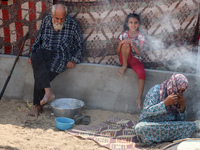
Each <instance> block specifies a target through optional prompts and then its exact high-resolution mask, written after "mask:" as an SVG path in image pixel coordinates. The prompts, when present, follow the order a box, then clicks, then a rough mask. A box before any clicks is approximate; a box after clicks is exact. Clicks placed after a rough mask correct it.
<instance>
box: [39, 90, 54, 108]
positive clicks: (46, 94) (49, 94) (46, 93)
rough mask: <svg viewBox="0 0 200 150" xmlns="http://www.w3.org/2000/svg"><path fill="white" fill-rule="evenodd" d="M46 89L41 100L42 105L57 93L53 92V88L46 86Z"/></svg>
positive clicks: (52, 98)
mask: <svg viewBox="0 0 200 150" xmlns="http://www.w3.org/2000/svg"><path fill="white" fill-rule="evenodd" d="M44 90H45V95H44V97H43V99H42V100H41V101H40V105H41V106H42V105H44V104H46V103H47V102H50V101H52V100H54V99H55V95H54V94H53V91H52V90H51V88H45V89H44Z"/></svg>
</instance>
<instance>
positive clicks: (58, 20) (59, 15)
mask: <svg viewBox="0 0 200 150" xmlns="http://www.w3.org/2000/svg"><path fill="white" fill-rule="evenodd" d="M65 15H66V14H65V12H64V11H60V10H59V9H56V10H55V13H54V15H53V13H51V16H52V23H53V27H54V29H55V30H56V31H57V30H62V28H63V26H64V22H65Z"/></svg>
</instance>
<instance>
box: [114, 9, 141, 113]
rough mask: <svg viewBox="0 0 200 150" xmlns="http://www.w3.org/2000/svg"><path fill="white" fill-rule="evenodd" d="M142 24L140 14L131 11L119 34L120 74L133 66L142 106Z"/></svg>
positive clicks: (139, 104) (139, 101)
mask: <svg viewBox="0 0 200 150" xmlns="http://www.w3.org/2000/svg"><path fill="white" fill-rule="evenodd" d="M139 25H140V19H139V15H137V14H135V13H130V14H129V15H128V16H127V17H126V20H125V23H124V31H123V33H121V34H120V36H119V44H118V47H117V50H116V52H117V54H118V55H119V61H120V63H121V64H122V67H121V69H120V70H119V71H118V74H119V75H120V76H123V74H124V72H125V71H126V69H127V67H131V68H132V69H133V70H134V71H135V72H136V73H137V75H138V78H139V89H138V98H137V104H138V107H139V108H140V109H141V108H142V102H141V98H142V93H143V90H144V82H145V70H144V66H143V64H142V63H141V61H140V60H141V57H140V55H141V50H142V47H143V44H144V42H145V38H144V36H143V35H142V34H141V33H140V32H139V31H138V28H139Z"/></svg>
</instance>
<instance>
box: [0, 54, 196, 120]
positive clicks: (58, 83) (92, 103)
mask: <svg viewBox="0 0 200 150" xmlns="http://www.w3.org/2000/svg"><path fill="white" fill-rule="evenodd" d="M14 61H15V57H13V56H7V55H0V90H1V89H2V88H3V85H4V83H5V81H6V79H7V77H8V75H9V74H10V70H11V68H12V65H13V63H14ZM119 69H120V67H118V66H108V65H106V66H105V65H96V64H87V63H81V64H78V65H76V66H75V68H74V69H68V70H66V71H65V72H63V73H61V74H59V75H58V77H56V78H55V79H54V81H52V83H51V86H52V89H53V91H54V93H55V95H56V98H61V97H71V98H77V99H81V100H83V101H84V102H85V104H86V107H88V108H100V109H104V110H111V111H120V112H129V113H139V112H140V110H139V109H138V107H137V103H136V98H137V93H138V78H137V75H136V73H135V72H134V71H133V70H132V69H127V71H126V73H125V75H124V76H123V77H119V76H118V74H117V71H118V70H119ZM172 74H173V72H166V71H156V70H148V69H146V81H145V89H144V93H143V99H144V97H145V95H146V93H147V92H148V90H149V89H150V88H151V87H152V86H154V85H155V84H160V83H162V82H163V81H164V80H166V79H167V78H169V77H170V76H171V75H172ZM184 75H185V76H186V77H187V78H188V81H189V88H188V90H187V92H186V93H185V98H186V105H187V108H188V109H187V110H188V119H194V118H195V119H199V118H200V110H199V108H200V101H199V99H200V94H199V92H200V87H199V86H198V85H199V83H200V77H199V76H196V75H194V74H184ZM33 83H34V79H33V74H32V67H31V65H30V64H28V59H27V57H20V59H19V60H18V62H17V64H16V66H15V69H14V71H13V74H12V76H11V79H10V81H9V83H8V86H7V88H6V91H5V93H4V95H3V97H4V98H6V99H12V98H15V99H21V100H28V101H32V95H33Z"/></svg>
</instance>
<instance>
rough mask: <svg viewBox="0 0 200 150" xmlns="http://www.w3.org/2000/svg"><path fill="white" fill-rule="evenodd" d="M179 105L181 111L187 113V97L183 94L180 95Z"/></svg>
mask: <svg viewBox="0 0 200 150" xmlns="http://www.w3.org/2000/svg"><path fill="white" fill-rule="evenodd" d="M178 103H179V104H180V111H181V113H183V112H184V111H185V97H184V96H183V95H182V94H178Z"/></svg>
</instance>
